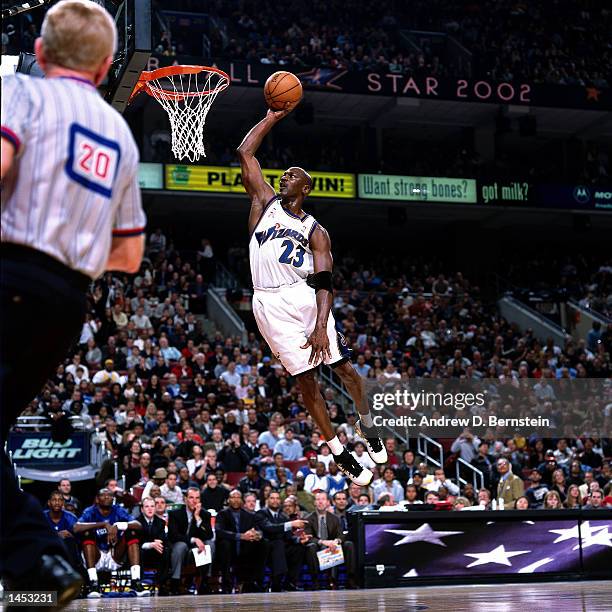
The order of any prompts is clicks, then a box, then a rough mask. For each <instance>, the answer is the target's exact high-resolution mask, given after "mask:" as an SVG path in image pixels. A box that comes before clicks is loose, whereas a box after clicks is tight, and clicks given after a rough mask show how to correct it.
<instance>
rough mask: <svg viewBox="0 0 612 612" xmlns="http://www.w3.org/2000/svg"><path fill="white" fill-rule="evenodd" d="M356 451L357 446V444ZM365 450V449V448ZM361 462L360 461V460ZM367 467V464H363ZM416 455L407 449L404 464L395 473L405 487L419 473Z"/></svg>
mask: <svg viewBox="0 0 612 612" xmlns="http://www.w3.org/2000/svg"><path fill="white" fill-rule="evenodd" d="M355 450H357V445H356V444H355ZM364 450H365V447H364ZM358 461H359V459H358ZM363 465H365V464H363ZM417 469H418V468H417V462H416V455H415V453H414V451H413V450H412V449H410V448H409V449H406V450H405V451H404V455H403V457H402V463H401V464H400V466H399V468H398V469H397V470H396V471H395V477H396V478H397V479H398V480H399V481H400V483H401V484H402V486H403V487H405V486H406V485H407V484H408V481H409V480H410V479H411V478H412V477H413V476H414V474H415V473H416V471H417Z"/></svg>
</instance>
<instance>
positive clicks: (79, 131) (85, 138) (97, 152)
mask: <svg viewBox="0 0 612 612" xmlns="http://www.w3.org/2000/svg"><path fill="white" fill-rule="evenodd" d="M120 159H121V149H120V148H119V144H118V143H116V142H115V141H113V140H109V139H107V138H104V137H102V136H100V135H99V134H96V133H95V132H92V131H91V130H89V129H87V128H85V127H83V126H82V125H79V124H78V123H73V124H72V125H71V126H70V137H69V143H68V159H67V161H66V173H67V174H68V176H69V177H70V178H71V179H72V180H74V181H76V182H77V183H79V184H80V185H82V186H83V187H85V188H86V189H89V190H90V191H94V192H95V193H98V194H100V195H102V196H105V197H107V198H110V197H111V196H112V193H113V184H114V182H115V177H116V175H117V169H118V167H119V161H120Z"/></svg>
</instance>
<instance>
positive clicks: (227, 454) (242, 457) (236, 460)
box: [217, 433, 267, 478]
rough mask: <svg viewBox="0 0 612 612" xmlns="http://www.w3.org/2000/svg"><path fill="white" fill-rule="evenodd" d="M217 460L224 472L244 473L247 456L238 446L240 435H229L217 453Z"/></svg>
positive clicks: (247, 460) (239, 445) (247, 461)
mask: <svg viewBox="0 0 612 612" xmlns="http://www.w3.org/2000/svg"><path fill="white" fill-rule="evenodd" d="M217 459H218V460H219V462H220V463H221V465H223V469H224V470H225V471H226V472H244V470H245V468H246V466H247V464H248V463H249V456H248V454H247V453H246V452H245V450H244V448H243V447H242V446H241V444H240V434H238V433H233V434H231V436H230V437H229V438H228V439H227V440H226V441H225V443H224V445H223V448H222V449H221V450H220V451H219V454H218V455H217ZM266 478H267V476H266Z"/></svg>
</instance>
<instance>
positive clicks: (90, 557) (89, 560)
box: [82, 532, 102, 599]
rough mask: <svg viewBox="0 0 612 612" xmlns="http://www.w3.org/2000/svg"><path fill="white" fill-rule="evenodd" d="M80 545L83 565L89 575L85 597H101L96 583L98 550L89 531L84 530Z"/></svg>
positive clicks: (98, 585)
mask: <svg viewBox="0 0 612 612" xmlns="http://www.w3.org/2000/svg"><path fill="white" fill-rule="evenodd" d="M82 546H83V556H84V557H85V566H86V567H87V575H88V577H89V583H88V584H87V586H86V587H85V589H86V593H87V598H88V599H94V598H99V597H102V594H101V593H100V584H99V583H98V572H97V570H96V563H97V562H98V561H99V560H100V550H99V548H98V547H97V546H96V544H95V541H94V536H93V535H92V534H91V533H90V532H85V534H84V536H83V545H82Z"/></svg>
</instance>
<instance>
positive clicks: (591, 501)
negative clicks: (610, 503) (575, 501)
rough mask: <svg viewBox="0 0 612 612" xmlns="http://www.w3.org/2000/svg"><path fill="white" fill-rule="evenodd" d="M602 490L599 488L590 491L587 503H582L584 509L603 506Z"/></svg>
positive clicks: (598, 508) (595, 508)
mask: <svg viewBox="0 0 612 612" xmlns="http://www.w3.org/2000/svg"><path fill="white" fill-rule="evenodd" d="M603 499H604V497H603V492H602V491H600V490H599V489H597V490H595V491H591V493H590V495H589V497H588V500H587V503H586V504H585V505H584V510H601V509H602V508H605V506H604V503H603Z"/></svg>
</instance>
